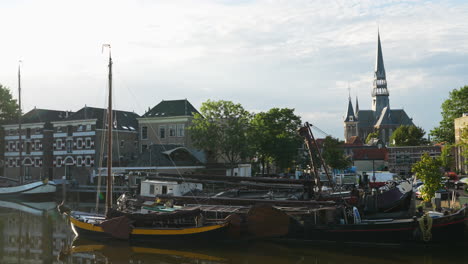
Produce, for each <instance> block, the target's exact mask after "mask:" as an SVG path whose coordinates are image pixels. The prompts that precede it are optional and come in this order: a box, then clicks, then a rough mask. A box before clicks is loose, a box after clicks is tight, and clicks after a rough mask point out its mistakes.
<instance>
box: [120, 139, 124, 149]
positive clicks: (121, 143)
mask: <svg viewBox="0 0 468 264" xmlns="http://www.w3.org/2000/svg"><path fill="white" fill-rule="evenodd" d="M124 143H125V141H124V140H120V147H121V148H123V147H124Z"/></svg>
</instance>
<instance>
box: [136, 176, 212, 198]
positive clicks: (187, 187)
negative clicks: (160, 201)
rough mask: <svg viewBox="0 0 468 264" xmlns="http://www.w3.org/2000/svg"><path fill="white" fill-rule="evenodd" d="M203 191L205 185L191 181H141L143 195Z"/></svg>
mask: <svg viewBox="0 0 468 264" xmlns="http://www.w3.org/2000/svg"><path fill="white" fill-rule="evenodd" d="M194 190H196V191H201V190H203V186H202V184H201V183H191V182H182V183H178V182H169V181H155V180H146V181H142V182H141V191H140V195H141V196H147V197H156V196H157V195H159V194H165V195H173V196H182V195H184V194H186V193H188V192H190V191H194Z"/></svg>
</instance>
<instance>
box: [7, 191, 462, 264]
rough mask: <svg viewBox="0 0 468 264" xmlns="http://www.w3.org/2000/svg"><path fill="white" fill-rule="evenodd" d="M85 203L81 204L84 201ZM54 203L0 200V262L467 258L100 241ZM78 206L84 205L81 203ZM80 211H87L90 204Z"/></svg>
mask: <svg viewBox="0 0 468 264" xmlns="http://www.w3.org/2000/svg"><path fill="white" fill-rule="evenodd" d="M85 205H86V204H85ZM55 207H56V203H54V202H45V203H32V202H18V201H1V200H0V233H1V238H0V263H83V264H91V263H132V264H133V263H139V264H143V263H199V264H200V263H205V264H212V263H244V264H253V263H269V264H276V263H326V264H335V263H336V264H342V263H359V264H367V263H388V264H396V263H411V264H418V263H425V264H426V263H431V264H438V263H440V264H448V263H466V258H465V255H466V254H465V252H464V251H463V249H464V248H465V249H466V248H467V246H468V244H466V243H465V244H463V245H458V246H459V247H455V246H456V245H448V247H443V248H440V247H438V248H424V247H417V248H408V247H398V248H368V247H355V246H353V247H350V246H345V245H338V244H333V245H328V246H327V245H323V244H319V245H317V244H305V243H295V244H291V243H288V244H284V243H271V242H256V243H253V242H252V243H246V242H244V243H228V244H222V243H221V244H220V243H217V244H214V243H209V241H208V242H207V244H205V245H199V244H197V245H191V244H188V245H187V244H183V245H182V244H178V245H173V244H171V245H170V244H158V245H156V244H151V245H149V244H144V245H129V244H128V243H127V242H119V241H116V242H115V241H114V242H112V243H107V242H106V244H102V243H99V242H95V241H89V240H83V239H75V237H74V234H73V232H72V231H71V229H70V227H69V224H68V220H67V218H66V217H63V216H62V215H59V214H58V213H57V212H56V210H55ZM81 209H83V208H81ZM85 210H91V209H90V207H88V208H85Z"/></svg>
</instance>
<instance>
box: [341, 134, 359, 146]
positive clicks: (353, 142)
mask: <svg viewBox="0 0 468 264" xmlns="http://www.w3.org/2000/svg"><path fill="white" fill-rule="evenodd" d="M345 145H348V146H349V145H354V146H362V145H364V143H363V142H362V140H361V138H360V137H358V136H352V137H350V138H349V139H348V142H347V143H345Z"/></svg>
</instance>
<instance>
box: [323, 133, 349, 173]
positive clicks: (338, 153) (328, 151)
mask: <svg viewBox="0 0 468 264" xmlns="http://www.w3.org/2000/svg"><path fill="white" fill-rule="evenodd" d="M343 143H344V142H342V141H340V140H338V139H337V138H333V137H331V136H327V137H326V138H325V140H324V141H323V146H322V148H323V152H322V157H323V159H324V160H325V163H326V164H327V165H328V166H330V167H331V168H333V169H338V170H343V169H346V168H347V167H349V166H350V165H351V161H350V160H349V158H348V157H346V156H345V155H344V152H343V148H342V147H341V145H342V144H343Z"/></svg>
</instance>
